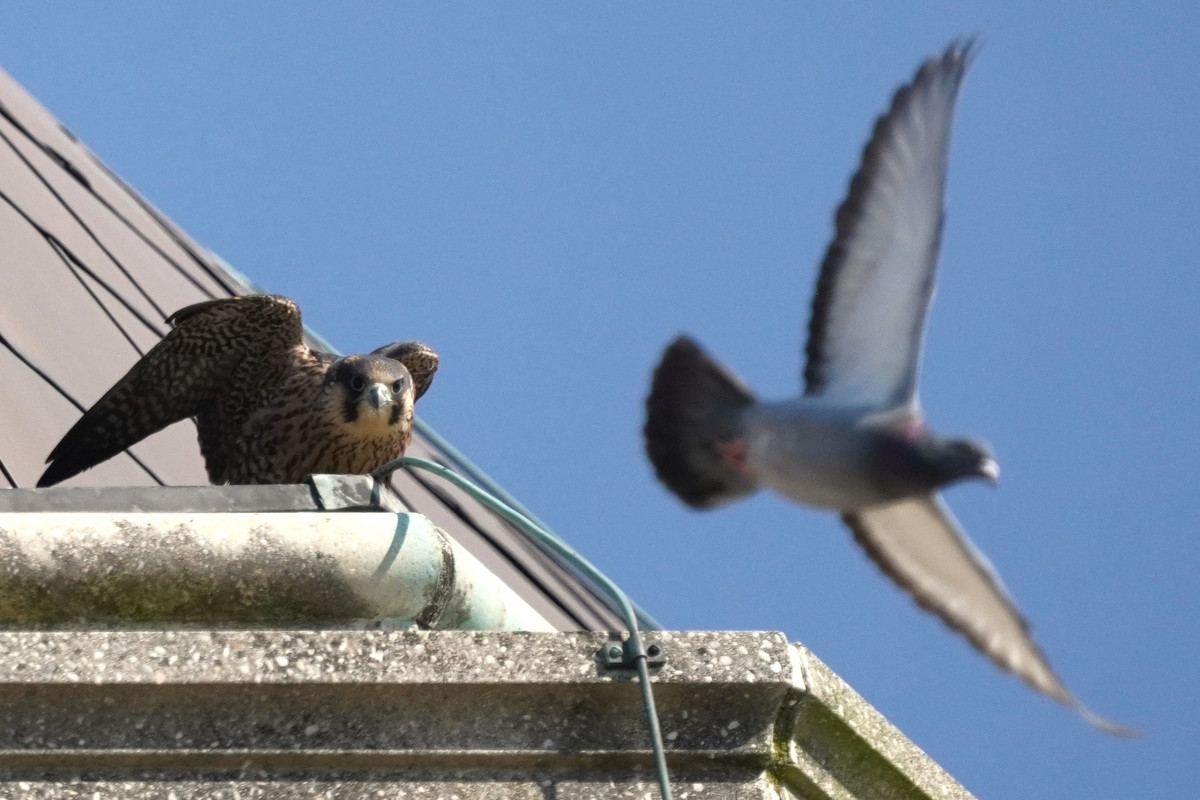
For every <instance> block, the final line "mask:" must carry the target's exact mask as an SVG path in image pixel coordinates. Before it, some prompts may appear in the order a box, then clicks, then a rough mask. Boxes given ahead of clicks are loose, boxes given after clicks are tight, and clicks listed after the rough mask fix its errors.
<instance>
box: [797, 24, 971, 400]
mask: <svg viewBox="0 0 1200 800" xmlns="http://www.w3.org/2000/svg"><path fill="white" fill-rule="evenodd" d="M971 52H972V48H971V45H970V43H967V44H965V45H953V46H951V47H950V48H949V49H947V50H946V52H945V53H943V54H942V55H941V56H939V57H936V58H932V59H930V60H929V61H927V62H926V63H925V64H924V65H923V66H922V67H921V69H920V71H918V72H917V75H916V77H915V78H913V81H912V83H910V84H908V85H906V86H903V87H901V88H900V90H899V91H897V92H896V96H895V98H894V99H893V100H892V105H891V108H890V109H888V111H887V113H885V114H884V115H883V116H881V117H880V118H879V119H878V121H877V122H876V123H875V129H874V131H873V132H872V134H871V139H870V141H868V142H867V146H866V148H865V149H864V150H863V155H862V163H861V165H860V166H859V169H858V172H857V173H855V175H854V178H853V179H852V180H851V181H850V191H849V193H848V194H847V196H846V199H845V201H843V202H842V205H841V206H840V207H839V208H838V210H837V215H836V217H835V227H836V231H835V233H834V238H833V241H832V242H831V243H830V245H829V249H828V250H827V251H826V253H825V258H824V260H823V261H822V263H821V272H820V275H819V277H818V278H817V289H816V293H815V294H814V296H813V302H812V316H811V318H810V320H809V326H808V344H807V347H806V350H805V352H806V363H805V366H804V383H805V389H804V391H805V394H809V395H821V396H823V397H829V398H831V399H833V400H836V401H837V402H841V403H845V404H848V405H867V406H875V407H877V408H892V407H895V406H899V405H904V404H906V403H908V402H909V401H910V400H911V399H912V398H913V394H914V390H915V386H916V378H917V369H918V363H919V359H920V354H921V353H920V351H921V337H922V332H923V329H924V326H925V316H926V311H927V309H928V307H929V300H930V297H931V295H932V293H933V283H934V270H935V267H936V263H937V254H938V244H939V240H940V238H941V231H942V196H943V194H944V187H945V182H946V160H947V154H948V150H949V147H950V126H951V122H952V121H953V116H954V105H955V101H956V99H957V97H958V90H959V86H960V84H961V83H962V79H963V74H964V73H965V71H966V69H967V65H968V63H969V62H970V57H971Z"/></svg>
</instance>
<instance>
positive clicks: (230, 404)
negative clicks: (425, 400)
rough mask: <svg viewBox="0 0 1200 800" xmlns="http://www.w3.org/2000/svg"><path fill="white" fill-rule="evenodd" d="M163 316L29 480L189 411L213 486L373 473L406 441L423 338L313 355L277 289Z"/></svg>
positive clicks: (81, 463) (426, 377) (91, 461)
mask: <svg viewBox="0 0 1200 800" xmlns="http://www.w3.org/2000/svg"><path fill="white" fill-rule="evenodd" d="M167 322H168V323H169V324H171V325H172V329H171V331H170V332H168V333H167V335H166V336H165V337H163V340H162V341H161V342H159V343H158V344H157V345H155V346H154V348H153V349H151V350H150V352H149V353H147V354H146V355H145V356H144V357H142V359H141V360H140V361H138V362H137V363H136V364H134V365H133V368H132V369H131V370H129V372H128V373H126V375H125V377H123V378H121V380H119V381H117V384H116V385H115V386H113V387H112V388H111V389H109V390H108V392H106V393H105V395H104V396H103V397H101V398H100V400H99V401H98V402H97V403H96V404H95V405H94V406H92V407H91V408H90V409H88V411H87V412H86V413H85V414H84V415H83V417H81V418H80V419H79V421H78V422H76V423H75V425H74V427H72V428H71V430H69V431H67V434H66V435H65V436H64V437H63V438H62V441H60V442H59V443H58V445H57V446H56V447H55V448H54V450H53V451H51V453H50V455H49V457H48V458H47V459H46V462H47V463H48V464H49V466H48V467H47V468H46V472H45V473H44V474H43V475H42V477H41V478H40V479H39V480H38V484H37V485H38V486H52V485H54V484H56V483H59V482H61V481H64V480H66V479H67V478H70V477H72V476H74V475H77V474H79V473H80V472H83V471H84V470H86V469H89V468H91V467H94V466H95V465H97V464H99V463H100V462H102V461H106V460H107V459H109V458H112V457H113V456H115V455H117V454H118V453H120V452H121V451H123V450H125V449H126V448H128V447H130V446H132V445H134V444H136V443H137V442H139V441H141V440H142V439H144V438H146V437H147V436H149V435H150V434H152V433H155V432H157V431H159V430H162V429H163V428H165V427H166V426H168V425H170V424H172V423H174V422H178V421H179V420H182V419H186V418H188V417H191V418H192V419H193V420H195V422H196V428H197V430H198V432H199V438H200V452H201V453H202V454H203V455H204V463H205V468H206V469H207V471H208V477H209V480H211V481H212V482H213V483H215V484H226V483H235V484H245V483H297V482H299V481H302V480H304V479H305V478H307V477H308V476H309V475H312V474H314V473H345V474H354V473H366V472H370V471H371V470H374V469H376V468H378V467H379V466H380V465H382V464H384V463H386V462H387V461H389V460H391V459H393V458H396V457H398V456H400V455H402V454H403V453H404V451H405V449H406V448H407V447H408V443H409V441H410V439H411V438H412V421H413V404H414V403H415V402H416V400H417V398H419V397H420V396H421V395H423V394H424V393H425V391H426V390H427V389H428V388H429V384H430V383H431V382H432V381H433V374H434V372H436V371H437V367H438V357H437V354H436V353H435V352H434V351H433V350H431V349H430V348H429V347H428V346H426V345H424V344H422V343H421V342H412V341H409V342H394V343H393V344H389V345H385V346H383V347H380V348H379V349H378V350H374V351H372V352H371V353H368V354H365V355H351V356H345V357H341V358H339V357H337V356H333V355H330V354H328V353H322V352H320V351H317V350H313V349H311V348H310V347H308V346H307V345H306V344H305V343H304V330H303V327H302V326H301V324H300V309H299V307H298V306H297V305H296V304H295V303H294V302H292V301H291V300H289V299H288V298H286V297H279V296H275V295H247V296H244V297H232V298H224V299H220V300H209V301H206V302H202V303H196V304H195V305H190V306H187V307H186V308H183V309H180V310H179V311H177V312H175V313H174V314H172V315H171V316H170V317H169V318H168V319H167Z"/></svg>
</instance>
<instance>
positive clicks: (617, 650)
mask: <svg viewBox="0 0 1200 800" xmlns="http://www.w3.org/2000/svg"><path fill="white" fill-rule="evenodd" d="M640 657H641V654H639V653H637V652H635V648H634V647H633V640H632V639H627V640H626V641H623V642H608V643H606V644H605V645H604V647H602V648H600V658H601V660H602V661H603V662H604V666H605V667H607V668H608V669H637V660H638V658H640ZM645 659H646V666H647V667H650V668H651V669H657V668H659V667H661V666H662V665H663V664H666V663H667V653H666V651H665V650H664V649H663V646H662V642H658V641H655V640H653V639H651V640H648V641H647V642H646V652H645Z"/></svg>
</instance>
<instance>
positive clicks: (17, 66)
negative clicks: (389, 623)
mask: <svg viewBox="0 0 1200 800" xmlns="http://www.w3.org/2000/svg"><path fill="white" fill-rule="evenodd" d="M810 5H815V4H791V3H781V4H738V5H736V6H735V5H734V4H728V5H707V4H686V5H684V4H674V5H660V6H654V7H646V6H644V5H641V4H638V5H634V4H621V5H606V6H602V7H599V8H594V7H589V6H585V5H579V4H563V5H557V4H556V5H550V4H542V5H517V4H493V5H477V4H458V5H450V6H448V5H399V4H397V5H392V4H385V3H359V4H323V5H318V4H293V3H278V4H270V3H257V4H253V5H249V6H248V7H243V6H241V5H234V4H221V5H214V4H192V5H185V4H157V3H149V2H146V3H110V4H104V5H101V4H65V3H59V4H41V3H25V4H13V3H8V4H3V5H0V66H2V67H3V68H4V69H6V70H8V71H9V72H10V73H12V74H13V75H14V76H15V77H16V78H17V79H18V80H19V81H21V82H22V83H24V84H25V85H26V87H27V88H29V89H30V90H31V91H32V92H33V93H34V94H35V95H36V96H38V97H39V99H40V100H41V101H42V102H43V103H44V104H46V105H47V106H48V107H49V108H50V109H51V110H52V111H53V112H54V113H56V114H57V115H58V116H59V118H60V119H62V120H63V121H64V122H65V124H66V125H67V126H68V127H69V128H71V129H72V130H73V131H74V132H75V133H76V134H77V135H78V136H79V137H80V138H82V139H83V140H84V142H86V143H87V144H88V145H89V146H90V147H91V148H92V149H93V150H94V151H95V152H96V153H97V154H98V155H99V156H100V157H101V158H102V159H103V160H105V161H106V162H107V163H108V164H109V165H110V166H111V167H113V168H114V169H115V170H116V172H117V173H118V174H120V175H122V176H123V177H124V178H125V179H126V180H127V181H129V182H130V183H131V184H132V185H133V186H135V187H136V188H137V189H139V190H140V191H141V192H142V193H143V194H145V195H146V196H147V197H148V198H149V199H150V200H151V201H152V202H153V203H155V204H156V205H158V206H159V207H160V208H162V209H163V210H164V211H165V212H166V213H167V214H168V215H169V216H170V217H172V218H173V219H174V220H175V221H176V222H178V223H179V224H180V225H182V226H183V227H184V228H185V229H186V230H187V231H188V232H190V233H191V234H192V235H193V236H194V237H195V238H196V239H197V240H199V241H200V242H201V243H203V244H204V245H206V246H208V247H210V248H211V249H213V250H214V251H216V252H217V253H219V254H220V255H221V256H223V257H224V258H226V259H227V260H228V261H230V262H231V263H232V264H234V265H235V266H236V267H237V268H238V269H240V270H242V271H243V272H245V273H247V274H248V275H250V276H251V277H252V278H254V279H255V280H256V281H258V282H259V283H261V284H262V285H263V286H265V287H267V288H268V289H270V290H272V291H275V292H279V293H283V294H287V295H290V296H291V297H293V298H295V299H296V300H297V301H298V302H299V303H300V305H301V307H302V308H303V310H304V314H305V319H306V321H307V322H308V323H310V324H311V325H313V326H314V327H315V328H316V329H317V330H319V331H320V332H321V333H323V334H324V335H325V336H326V337H327V338H329V339H330V340H331V341H332V342H333V343H335V344H336V345H337V346H338V347H340V348H342V349H343V350H346V351H353V350H366V349H370V348H373V347H375V346H377V345H379V344H381V343H384V342H387V341H391V340H393V339H397V338H410V337H419V338H422V339H425V340H426V341H428V342H430V343H431V344H433V345H434V346H435V347H436V348H437V349H438V350H439V351H440V352H441V354H442V358H443V362H442V364H443V367H442V370H441V371H440V372H439V374H438V379H437V382H436V383H435V385H434V387H433V389H432V390H431V392H430V393H429V395H427V396H426V398H425V399H423V400H422V403H421V409H420V410H421V413H422V416H423V417H424V418H425V419H426V421H428V422H430V423H431V424H432V425H433V426H434V427H435V428H436V429H437V430H438V431H439V432H440V433H442V434H443V435H444V436H446V437H447V438H449V439H450V440H451V441H452V442H454V443H455V444H456V445H457V446H458V447H460V448H462V449H463V450H464V451H465V452H466V453H467V454H468V455H470V456H471V457H472V458H473V459H475V460H476V461H477V462H478V463H479V464H480V465H481V466H483V467H484V468H485V469H486V470H487V471H488V472H489V473H490V474H491V475H492V476H493V477H495V478H496V479H497V480H499V481H500V482H501V483H502V484H504V485H505V486H506V487H507V488H508V489H509V490H510V491H512V492H513V493H514V494H515V495H516V496H517V497H519V498H521V500H522V501H523V502H524V503H525V504H526V505H528V506H529V507H530V508H532V509H533V510H534V511H535V512H536V513H537V514H538V515H539V516H540V517H542V518H543V519H544V520H546V521H547V522H549V523H550V524H551V525H552V526H553V527H554V528H556V529H557V530H558V531H559V532H560V533H561V534H563V535H564V536H566V537H567V538H568V539H569V540H570V541H571V542H572V543H573V544H574V545H575V546H576V547H577V548H579V549H580V550H581V551H582V552H583V553H585V554H587V555H588V556H589V557H590V558H592V559H593V560H594V561H595V563H596V564H597V565H599V566H600V567H601V568H602V569H604V570H605V571H606V572H608V573H609V574H610V575H611V576H612V577H613V578H615V579H616V580H617V581H618V582H619V583H620V584H622V585H623V586H624V587H625V588H626V590H627V591H628V592H629V593H630V594H631V595H633V596H634V597H635V598H636V599H637V600H638V601H639V602H640V603H641V604H642V605H644V606H645V607H646V608H647V609H648V610H650V611H651V612H652V613H653V614H655V615H656V616H657V617H658V618H659V619H660V620H661V621H662V622H663V623H664V624H665V625H667V626H668V627H673V628H740V629H778V630H783V631H786V632H787V633H788V635H789V636H790V637H791V638H793V639H796V640H799V641H802V642H804V643H805V644H806V645H808V646H809V647H810V648H811V649H812V650H814V651H815V652H816V654H817V655H818V656H819V657H820V658H822V659H823V660H825V661H826V662H827V663H829V664H830V665H831V666H832V667H833V668H834V669H835V670H837V671H838V672H839V673H840V674H841V675H842V676H843V677H844V678H845V679H846V680H848V681H849V682H850V683H851V684H852V685H853V686H854V687H855V688H856V689H857V690H858V691H859V692H861V693H862V694H863V695H865V696H866V697H867V699H868V700H870V701H871V702H872V703H874V704H875V705H876V706H877V707H878V708H879V709H880V710H881V711H883V713H885V714H886V715H887V716H888V717H889V718H890V719H892V720H893V721H894V722H895V723H896V724H897V725H899V726H900V727H901V728H902V729H903V730H904V731H905V732H906V733H907V734H908V735H909V736H911V737H912V738H913V739H914V740H915V741H916V742H917V744H919V745H920V746H921V747H923V748H924V749H925V750H926V751H927V752H929V753H930V754H931V755H932V756H933V757H934V758H935V759H937V760H938V761H939V762H940V763H941V764H942V765H944V766H945V767H946V768H947V769H948V770H949V771H950V772H951V773H953V774H954V775H955V776H956V777H957V778H958V779H959V780H961V781H962V782H963V783H964V784H965V785H966V786H967V787H968V788H969V789H971V790H972V791H974V792H976V793H978V794H979V795H980V796H981V797H989V798H997V797H1056V798H1092V797H1098V796H1113V797H1119V796H1139V797H1140V796H1163V797H1182V796H1188V795H1189V794H1192V793H1194V792H1195V790H1196V788H1197V787H1198V786H1200V689H1198V688H1197V686H1198V685H1200V680H1198V677H1197V676H1198V675H1200V666H1198V665H1200V623H1198V622H1197V620H1198V619H1200V590H1198V589H1197V579H1196V576H1197V575H1198V574H1200V546H1198V545H1197V537H1196V534H1197V527H1198V525H1200V497H1198V495H1200V492H1198V488H1197V487H1198V484H1200V480H1198V479H1200V469H1198V466H1200V457H1198V455H1197V453H1198V451H1200V411H1198V410H1197V406H1198V398H1197V393H1198V391H1197V390H1198V389H1200V367H1198V366H1197V363H1198V356H1197V354H1198V353H1200V321H1198V319H1197V316H1198V313H1200V190H1198V188H1197V187H1200V137H1198V136H1197V132H1198V131H1200V38H1197V31H1200V6H1198V5H1196V4H1195V3H1175V4H1171V3H1162V4H1156V5H1153V6H1151V5H1144V4H1134V3H1127V4H1103V5H1101V4H1093V3H1086V4H1085V3H1076V4H1060V5H1056V6H1055V7H1054V8H1049V7H1048V6H1049V5H1050V4H1042V3H1020V2H1010V3H1006V4H1003V5H1001V4H988V5H984V4H970V3H944V4H942V3H922V4H890V3H888V4H884V3H856V4H829V6H828V8H827V9H819V8H808V7H806V6H810ZM976 32H977V33H980V34H982V35H983V38H984V41H985V46H984V48H983V50H982V52H981V53H980V55H979V57H978V58H977V60H976V62H975V64H974V66H973V67H972V69H971V72H970V74H969V75H968V77H967V81H966V86H965V89H964V93H963V97H962V101H961V103H960V106H959V113H958V118H957V122H956V128H955V133H954V141H953V147H952V153H951V168H950V177H949V185H948V211H949V214H948V219H947V228H946V234H945V239H944V246H943V249H942V259H941V272H940V278H939V293H938V297H937V300H936V301H935V304H934V308H933V313H932V319H931V323H930V328H929V333H928V339H927V347H926V357H925V362H924V368H923V375H922V384H921V391H922V399H923V402H924V405H925V408H926V411H927V413H928V416H929V418H930V420H931V423H932V424H933V425H934V426H935V427H936V428H938V429H941V430H944V431H946V432H960V433H969V434H973V435H978V436H980V437H982V438H985V439H986V440H988V441H989V442H991V443H992V445H993V446H994V448H995V449H996V451H997V454H998V457H999V460H1000V464H1001V467H1002V470H1003V480H1002V484H1001V486H1000V488H999V489H998V490H991V489H989V488H987V487H985V486H983V485H978V484H977V485H963V486H959V487H956V488H954V489H952V490H951V491H950V492H949V493H948V499H949V501H950V503H951V505H952V506H953V508H954V509H955V511H956V513H957V514H958V516H959V517H960V519H961V520H962V521H963V523H964V525H965V526H966V527H967V529H968V530H969V531H970V533H971V535H972V537H973V538H974V539H975V541H976V542H977V543H978V544H979V545H980V547H982V548H983V549H984V550H985V551H986V552H987V553H988V554H989V556H990V557H991V559H992V560H993V562H994V563H995V564H996V566H997V567H998V569H999V570H1000V572H1001V574H1002V575H1003V576H1004V579H1005V581H1006V583H1007V584H1008V586H1009V588H1010V589H1011V590H1012V592H1013V594H1014V595H1015V596H1016V598H1017V600H1018V602H1019V604H1020V605H1021V607H1022V608H1023V609H1024V611H1025V612H1026V614H1027V615H1028V616H1029V618H1030V619H1031V621H1032V622H1033V625H1034V632H1035V634H1036V636H1037V638H1038V640H1039V642H1040V643H1041V644H1042V645H1043V647H1044V649H1045V650H1046V652H1047V653H1048V655H1049V657H1050V659H1051V661H1052V662H1053V663H1054V664H1055V666H1056V667H1057V669H1058V671H1059V672H1060V674H1061V675H1062V676H1063V678H1064V679H1065V680H1066V682H1067V683H1068V685H1069V686H1070V687H1071V688H1072V689H1073V690H1074V691H1075V692H1076V693H1077V694H1078V695H1079V696H1080V698H1081V699H1082V700H1083V701H1084V702H1086V703H1089V704H1090V705H1092V706H1093V707H1095V708H1096V710H1098V711H1100V712H1102V713H1104V714H1107V715H1111V716H1112V717H1114V718H1116V719H1118V720H1121V721H1123V722H1127V723H1131V724H1134V725H1137V726H1139V727H1141V728H1142V729H1143V730H1144V731H1145V733H1146V735H1145V737H1144V738H1143V739H1141V740H1138V741H1121V740H1114V739H1111V738H1108V737H1105V736H1103V735H1101V734H1099V733H1097V732H1096V731H1094V730H1092V729H1090V728H1088V727H1087V726H1086V725H1085V724H1083V723H1082V722H1081V721H1079V720H1078V719H1077V718H1076V717H1074V716H1073V715H1072V714H1071V713H1070V712H1068V711H1067V710H1065V709H1063V708H1061V707H1059V706H1057V705H1055V704H1053V703H1052V702H1050V701H1047V700H1045V699H1043V698H1041V697H1040V696H1037V695H1035V694H1034V693H1032V692H1030V691H1028V690H1026V689H1025V688H1024V687H1023V686H1021V685H1020V684H1018V683H1017V682H1016V681H1015V680H1013V679H1011V678H1009V677H1008V676H1006V675H1003V674H1001V673H999V672H998V671H996V670H995V669H993V668H992V667H991V666H990V664H989V663H987V662H986V661H985V660H984V659H982V658H981V657H979V656H977V655H976V654H975V653H974V652H973V651H972V650H970V649H969V648H968V647H967V646H966V645H965V644H964V643H963V642H962V641H961V640H960V639H958V638H957V637H955V636H953V635H951V634H950V633H948V632H947V631H946V630H945V629H944V628H943V626H942V625H941V624H940V623H938V622H937V621H936V620H935V619H934V618H932V617H930V616H929V615H927V614H925V613H923V612H921V611H919V610H918V609H916V608H915V607H914V606H913V604H912V603H911V602H910V601H909V600H908V599H907V598H906V597H904V596H903V595H901V594H900V593H899V592H898V591H897V590H895V589H894V588H892V586H891V585H890V584H889V583H887V582H886V581H885V580H883V579H882V577H881V576H880V575H879V574H878V573H877V571H876V569H875V568H874V567H873V566H872V565H871V564H870V563H869V562H867V561H866V559H865V557H864V556H863V555H862V554H861V553H859V552H858V551H857V549H856V548H855V547H854V545H853V543H852V542H851V541H850V539H849V537H848V536H847V535H846V533H845V532H844V531H843V530H842V529H841V527H840V525H839V524H838V523H837V520H836V519H835V518H834V517H833V515H831V514H823V513H819V512H814V511H811V510H807V509H803V508H800V507H797V506H793V505H789V504H787V503H785V502H784V501H782V500H780V499H778V498H776V497H773V496H769V495H765V494H763V495H760V496H757V497H755V498H754V499H752V500H751V501H749V502H745V503H741V504H738V505H736V506H732V507H729V508H726V509H723V510H720V511H716V512H709V513H695V512H691V511H688V510H686V509H684V508H683V507H682V506H681V505H680V504H679V503H678V502H677V501H676V500H675V499H674V498H673V497H671V496H670V495H668V494H667V493H666V491H665V490H663V489H662V488H661V487H660V486H659V485H657V484H656V483H655V481H654V479H653V477H652V474H651V471H650V468H649V466H648V464H647V462H646V461H645V459H644V457H643V455H642V451H641V445H640V438H639V428H640V425H641V403H642V399H643V396H644V393H645V391H646V386H647V381H648V377H649V372H650V370H651V368H652V366H653V364H654V363H655V361H656V359H657V358H658V355H659V353H660V351H661V349H662V347H663V345H664V344H665V343H666V342H667V341H668V340H669V339H670V338H671V337H672V336H674V335H675V334H676V333H678V332H680V331H688V332H690V333H692V334H693V335H694V336H696V337H697V338H699V339H700V340H701V341H702V342H704V343H705V344H706V345H707V346H708V347H709V349H711V350H712V351H713V352H714V353H715V354H716V355H718V356H719V357H720V358H722V359H723V360H725V361H726V362H727V363H729V364H730V365H732V366H733V367H734V368H735V369H736V370H737V371H738V372H740V374H741V375H742V376H743V377H744V378H746V380H747V381H749V382H750V383H751V385H752V386H754V387H755V388H756V389H757V390H758V392H759V393H760V394H761V395H763V396H765V397H783V396H787V395H791V394H794V393H796V392H797V390H798V380H799V378H798V372H799V368H800V363H799V361H800V350H801V346H802V338H801V333H802V329H803V326H804V324H805V323H806V319H807V307H808V303H809V296H810V292H811V287H812V281H813V277H814V273H815V269H816V265H817V263H818V261H819V258H820V256H821V254H822V252H823V249H824V247H825V244H826V242H827V240H828V237H829V234H830V231H831V215H832V211H833V209H834V207H835V205H836V204H837V202H838V201H839V200H840V199H841V197H842V194H843V192H844V190H845V187H846V183H847V180H848V178H849V176H850V174H851V171H852V169H853V168H854V166H855V163H856V161H857V158H858V153H859V150H860V148H861V146H862V144H863V142H864V141H865V138H866V136H867V132H868V130H869V126H870V123H871V121H872V120H873V119H874V116H875V115H876V114H877V113H878V112H879V111H880V110H882V109H883V107H884V105H885V103H886V102H887V100H888V98H889V97H890V94H891V92H892V91H893V89H894V88H895V87H896V86H897V85H898V84H899V83H901V82H902V81H904V80H907V79H908V77H909V76H910V75H911V73H912V71H913V70H914V68H915V67H916V66H917V64H918V63H919V62H920V61H921V60H922V59H923V58H924V57H926V56H927V55H929V54H931V53H933V52H935V51H937V50H939V49H941V48H942V47H943V46H944V45H945V44H946V43H947V42H948V41H950V40H951V39H953V38H954V37H956V36H959V35H961V34H969V33H976Z"/></svg>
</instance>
